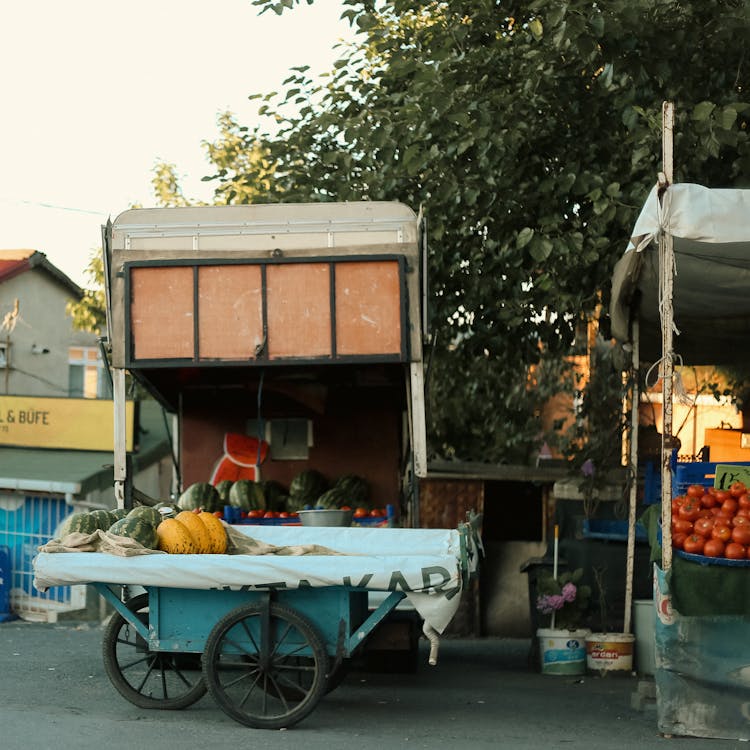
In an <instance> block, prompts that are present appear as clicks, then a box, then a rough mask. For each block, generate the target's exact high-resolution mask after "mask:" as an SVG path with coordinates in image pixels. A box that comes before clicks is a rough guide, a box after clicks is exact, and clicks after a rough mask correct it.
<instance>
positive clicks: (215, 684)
mask: <svg viewBox="0 0 750 750" xmlns="http://www.w3.org/2000/svg"><path fill="white" fill-rule="evenodd" d="M327 669H328V655H327V653H326V650H325V646H324V645H323V641H322V640H321V638H320V636H319V635H318V633H317V631H316V630H315V628H314V627H313V626H312V625H311V624H310V623H309V622H308V621H307V620H306V619H304V618H303V617H301V616H300V615H299V614H297V613H296V612H295V611H294V610H292V609H289V608H288V607H284V606H282V605H280V604H276V603H273V602H272V603H271V604H270V605H265V604H262V603H256V604H250V605H243V606H241V607H238V608H237V609H234V610H232V611H231V612H229V613H228V614H227V615H225V616H224V617H223V618H222V619H221V620H219V622H218V623H217V624H216V626H215V627H214V628H213V630H212V631H211V633H210V634H209V636H208V639H207V641H206V651H205V654H204V658H203V675H204V678H205V682H206V685H207V687H208V691H209V693H211V695H212V696H213V697H214V699H215V700H216V702H217V703H218V704H219V706H220V707H221V709H222V710H223V711H224V712H225V713H226V714H228V715H229V716H231V717H232V718H233V719H235V720H236V721H239V722H240V723H241V724H246V725H248V726H251V727H255V728H258V729H281V728H283V727H289V726H291V725H292V724H296V723H297V722H298V721H300V720H301V719H304V718H305V716H307V715H308V714H309V713H310V712H311V711H312V710H313V708H315V706H316V705H317V703H318V701H319V700H320V699H321V697H322V696H323V694H324V693H325V690H326V685H327V682H328V680H327Z"/></svg>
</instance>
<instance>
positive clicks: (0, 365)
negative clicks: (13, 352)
mask: <svg viewBox="0 0 750 750" xmlns="http://www.w3.org/2000/svg"><path fill="white" fill-rule="evenodd" d="M9 347H10V344H8V343H7V342H4V343H0V369H5V368H6V367H8V365H9V364H10V348H9Z"/></svg>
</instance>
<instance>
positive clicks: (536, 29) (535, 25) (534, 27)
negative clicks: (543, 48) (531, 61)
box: [529, 18, 544, 42]
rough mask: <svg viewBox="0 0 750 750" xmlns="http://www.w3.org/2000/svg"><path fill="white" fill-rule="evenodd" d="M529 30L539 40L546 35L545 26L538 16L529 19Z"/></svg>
mask: <svg viewBox="0 0 750 750" xmlns="http://www.w3.org/2000/svg"><path fill="white" fill-rule="evenodd" d="M529 31H530V32H531V35H532V36H533V37H534V39H535V40H536V41H537V42H538V41H539V40H540V39H541V38H542V37H543V36H544V26H542V22H541V21H540V20H539V19H538V18H533V19H532V20H531V21H529Z"/></svg>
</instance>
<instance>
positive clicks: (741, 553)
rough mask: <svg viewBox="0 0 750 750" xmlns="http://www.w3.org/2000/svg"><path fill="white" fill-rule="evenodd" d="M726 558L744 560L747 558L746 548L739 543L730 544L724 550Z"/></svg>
mask: <svg viewBox="0 0 750 750" xmlns="http://www.w3.org/2000/svg"><path fill="white" fill-rule="evenodd" d="M724 557H728V558H729V559H730V560H744V559H745V558H746V557H747V552H746V551H745V548H744V547H743V546H742V545H741V544H738V543H737V542H729V544H727V546H726V547H725V548H724Z"/></svg>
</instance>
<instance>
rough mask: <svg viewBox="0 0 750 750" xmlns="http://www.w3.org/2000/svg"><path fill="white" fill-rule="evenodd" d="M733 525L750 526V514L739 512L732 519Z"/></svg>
mask: <svg viewBox="0 0 750 750" xmlns="http://www.w3.org/2000/svg"><path fill="white" fill-rule="evenodd" d="M732 526H750V516H741V515H740V514H739V513H738V514H737V515H736V516H735V517H734V518H733V519H732Z"/></svg>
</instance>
